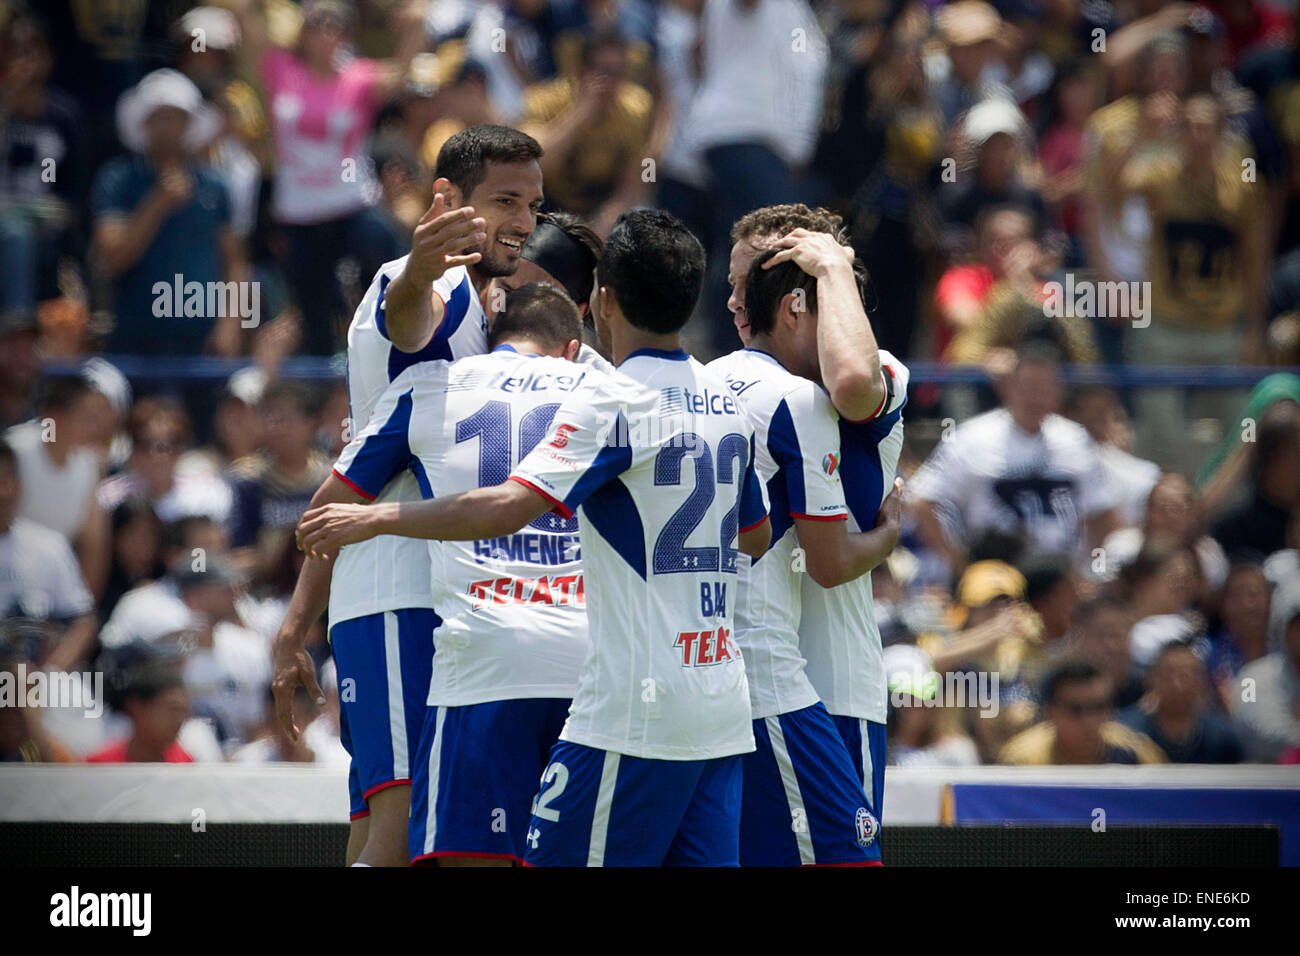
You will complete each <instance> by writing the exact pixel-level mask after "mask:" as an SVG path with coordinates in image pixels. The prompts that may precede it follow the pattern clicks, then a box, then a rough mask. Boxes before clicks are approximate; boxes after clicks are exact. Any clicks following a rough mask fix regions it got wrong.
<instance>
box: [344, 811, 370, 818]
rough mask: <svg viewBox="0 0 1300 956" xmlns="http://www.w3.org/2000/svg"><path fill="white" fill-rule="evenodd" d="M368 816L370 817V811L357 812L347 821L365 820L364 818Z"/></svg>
mask: <svg viewBox="0 0 1300 956" xmlns="http://www.w3.org/2000/svg"><path fill="white" fill-rule="evenodd" d="M368 816H370V811H369V810H359V811H358V812H356V813H354V814H352V815H351V816H349V817H348V819H349V820H364V819H365V818H366V817H368Z"/></svg>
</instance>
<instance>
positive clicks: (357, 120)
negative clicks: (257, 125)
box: [262, 49, 380, 225]
mask: <svg viewBox="0 0 1300 956" xmlns="http://www.w3.org/2000/svg"><path fill="white" fill-rule="evenodd" d="M262 77H263V80H264V82H265V84H266V91H267V96H268V100H269V102H270V114H271V128H272V134H273V138H274V140H275V153H276V171H275V194H274V198H273V200H272V209H273V211H274V214H275V218H276V219H277V220H278V221H280V222H283V223H289V224H292V225H308V224H311V223H318V222H325V221H327V220H330V219H338V218H340V217H342V216H346V215H349V214H350V213H353V212H356V211H357V210H358V209H362V208H364V207H365V206H369V205H371V204H372V203H373V202H374V201H375V198H376V196H377V194H378V188H377V185H376V183H375V179H374V173H373V171H372V169H371V166H370V160H369V157H368V156H366V154H365V141H366V136H367V134H369V132H370V129H371V127H372V126H373V125H374V121H375V114H376V112H378V109H379V102H378V92H377V91H378V85H379V78H380V73H379V64H378V63H377V62H376V61H375V60H367V59H363V58H361V57H358V58H356V59H354V60H351V61H350V62H348V64H347V65H346V66H344V67H343V69H342V70H341V71H339V72H338V73H336V74H335V75H333V76H330V77H322V76H319V75H317V74H315V73H312V72H311V71H310V70H308V69H307V67H306V65H305V64H304V63H303V62H302V61H301V60H299V59H298V58H297V57H296V56H294V55H293V53H291V52H290V51H288V50H281V49H275V50H271V51H270V52H268V53H267V54H266V56H265V57H263V58H262ZM345 160H351V162H346V163H345Z"/></svg>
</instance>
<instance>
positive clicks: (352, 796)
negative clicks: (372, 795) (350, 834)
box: [339, 707, 370, 820]
mask: <svg viewBox="0 0 1300 956" xmlns="http://www.w3.org/2000/svg"><path fill="white" fill-rule="evenodd" d="M339 743H341V744H342V745H343V749H344V750H346V751H347V752H348V753H349V754H351V753H352V734H351V733H350V732H349V731H348V715H347V711H345V710H344V709H343V708H342V707H340V708H339ZM368 816H370V807H368V806H366V798H365V797H364V796H362V795H361V780H360V779H359V778H358V777H357V762H356V760H355V759H354V760H352V761H351V762H350V763H349V764H348V819H349V820H360V819H361V818H362V817H368Z"/></svg>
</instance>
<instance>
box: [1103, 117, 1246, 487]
mask: <svg viewBox="0 0 1300 956" xmlns="http://www.w3.org/2000/svg"><path fill="white" fill-rule="evenodd" d="M1176 110H1177V111H1176V114H1175V118H1174V119H1173V122H1174V123H1177V124H1180V128H1181V130H1182V133H1181V141H1182V149H1181V150H1180V151H1179V152H1177V153H1172V154H1161V155H1152V154H1146V155H1135V156H1133V157H1132V158H1130V159H1128V160H1127V161H1125V162H1123V163H1122V166H1121V169H1120V173H1119V176H1120V181H1121V183H1122V184H1123V188H1124V189H1125V190H1126V191H1129V192H1131V193H1133V194H1134V195H1138V196H1141V197H1142V198H1143V199H1144V201H1145V203H1146V207H1147V210H1148V211H1149V214H1150V217H1151V231H1150V234H1149V238H1148V243H1147V251H1146V261H1147V268H1148V269H1149V272H1150V282H1151V285H1150V289H1151V298H1150V302H1149V303H1148V306H1149V308H1150V317H1149V318H1150V326H1149V327H1145V326H1136V325H1135V326H1134V327H1133V328H1131V329H1129V330H1128V331H1127V333H1126V347H1127V348H1128V350H1129V354H1130V360H1131V361H1133V362H1139V361H1141V362H1149V363H1151V364H1153V365H1207V364H1214V363H1217V362H1222V361H1224V360H1225V358H1227V357H1235V358H1237V359H1238V360H1240V361H1242V362H1244V363H1246V364H1258V363H1259V362H1262V361H1264V357H1265V351H1266V350H1265V324H1264V323H1265V316H1264V306H1265V283H1266V280H1267V263H1268V261H1269V259H1270V253H1271V249H1270V248H1269V246H1270V242H1271V240H1270V237H1268V236H1267V234H1266V233H1267V217H1266V216H1265V214H1264V211H1263V206H1262V203H1263V194H1262V190H1260V189H1259V188H1257V187H1256V186H1255V185H1254V184H1253V183H1249V182H1245V181H1244V177H1243V176H1242V165H1241V160H1242V149H1241V143H1240V141H1238V140H1237V139H1236V138H1234V137H1230V136H1228V135H1227V133H1226V132H1225V130H1224V125H1223V111H1222V108H1221V107H1220V106H1219V104H1218V102H1217V100H1216V99H1215V98H1214V97H1213V96H1212V95H1210V94H1207V93H1198V94H1194V95H1192V96H1190V97H1189V98H1188V99H1187V101H1186V105H1185V106H1184V107H1179V108H1176ZM1212 394H1213V393H1212V392H1208V391H1202V392H1199V393H1198V395H1197V402H1196V403H1195V407H1196V408H1197V409H1203V410H1206V411H1205V412H1203V414H1204V413H1208V414H1211V415H1214V416H1215V417H1218V418H1226V416H1227V414H1229V413H1230V411H1231V408H1232V407H1233V405H1235V402H1233V403H1232V405H1228V406H1225V404H1224V402H1225V399H1224V398H1218V399H1214V400H1213V401H1211V399H1210V396H1211V395H1212ZM1182 400H1183V395H1182V394H1181V393H1180V392H1179V391H1178V390H1177V389H1171V388H1165V387H1157V386H1152V387H1149V388H1146V389H1143V390H1141V391H1140V392H1139V393H1138V394H1137V396H1136V398H1135V400H1134V401H1135V405H1136V407H1137V409H1138V416H1139V421H1140V422H1141V424H1142V428H1141V429H1139V433H1140V434H1141V437H1142V438H1143V442H1144V445H1145V447H1147V448H1148V449H1151V450H1152V451H1154V452H1156V453H1157V454H1155V455H1153V457H1159V459H1160V460H1161V461H1165V462H1179V463H1182V464H1184V465H1185V466H1190V465H1192V464H1194V462H1185V461H1184V460H1183V459H1184V457H1185V450H1186V449H1187V447H1188V445H1187V443H1186V442H1185V441H1183V440H1182V437H1181V434H1180V431H1181V429H1180V423H1181V422H1182V421H1183V412H1182V408H1181V402H1182ZM1226 400H1231V399H1230V396H1229V399H1226Z"/></svg>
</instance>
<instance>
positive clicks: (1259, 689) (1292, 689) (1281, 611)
mask: <svg viewBox="0 0 1300 956" xmlns="http://www.w3.org/2000/svg"><path fill="white" fill-rule="evenodd" d="M1269 638H1270V643H1271V646H1272V647H1273V651H1272V652H1271V653H1270V654H1268V655H1267V656H1265V657H1261V658H1260V659H1259V660H1256V661H1253V662H1251V663H1250V664H1247V665H1246V666H1245V667H1243V668H1242V669H1241V670H1240V671H1239V672H1238V675H1237V676H1238V685H1237V689H1236V692H1235V693H1233V695H1232V696H1231V697H1230V698H1229V701H1230V707H1231V713H1232V720H1233V723H1234V724H1235V725H1236V727H1237V730H1238V731H1239V732H1240V734H1241V738H1242V741H1243V742H1244V743H1245V747H1246V755H1247V757H1248V758H1249V759H1250V760H1253V761H1262V762H1264V763H1272V762H1274V761H1276V760H1277V759H1278V758H1279V757H1280V756H1281V755H1282V754H1283V752H1284V751H1286V750H1287V749H1288V748H1293V747H1295V746H1297V745H1300V578H1292V579H1291V580H1289V581H1287V582H1286V584H1284V585H1283V586H1282V587H1280V588H1278V590H1277V593H1276V594H1275V595H1274V596H1273V607H1272V611H1271V613H1270V615H1269Z"/></svg>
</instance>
